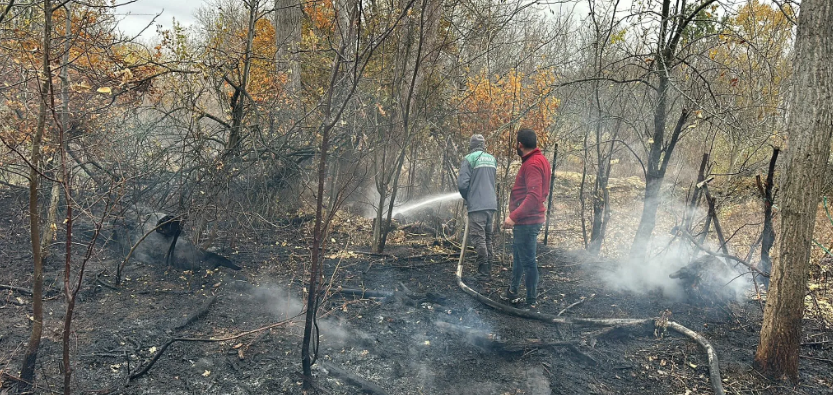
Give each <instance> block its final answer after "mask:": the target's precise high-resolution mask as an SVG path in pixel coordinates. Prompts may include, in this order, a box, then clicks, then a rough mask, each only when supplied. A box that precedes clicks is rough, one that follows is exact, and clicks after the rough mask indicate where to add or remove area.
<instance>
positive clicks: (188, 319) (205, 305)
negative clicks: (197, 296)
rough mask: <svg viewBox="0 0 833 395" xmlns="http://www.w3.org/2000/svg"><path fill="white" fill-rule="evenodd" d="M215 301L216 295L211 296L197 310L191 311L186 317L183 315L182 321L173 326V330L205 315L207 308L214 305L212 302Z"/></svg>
mask: <svg viewBox="0 0 833 395" xmlns="http://www.w3.org/2000/svg"><path fill="white" fill-rule="evenodd" d="M216 301H217V295H214V296H212V297H211V299H209V300H208V301H207V302H205V303H203V305H202V306H200V308H199V309H198V310H197V311H195V312H193V313H191V314H190V315H189V316H188V317H185V319H184V320H183V321H182V322H180V323H179V324H177V325H176V326H175V327H174V330H177V331H178V330H180V329H182V328H185V327H186V326H188V325H191V323H192V322H194V321H196V320H198V319H200V317H202V316H204V315H206V314H207V313H208V309H210V308H211V306H212V305H214V302H216Z"/></svg>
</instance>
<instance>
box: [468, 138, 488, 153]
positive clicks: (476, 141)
mask: <svg viewBox="0 0 833 395" xmlns="http://www.w3.org/2000/svg"><path fill="white" fill-rule="evenodd" d="M478 149H479V150H484V149H486V139H485V138H483V135H482V134H473V135H472V136H471V140H469V151H474V150H478Z"/></svg>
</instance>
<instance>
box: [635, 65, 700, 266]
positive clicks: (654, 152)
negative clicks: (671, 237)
mask: <svg viewBox="0 0 833 395" xmlns="http://www.w3.org/2000/svg"><path fill="white" fill-rule="evenodd" d="M666 79H667V78H666ZM666 89H667V88H666ZM662 95H663V96H664V95H665V93H663V94H662ZM661 102H663V104H661V105H659V106H662V107H664V106H665V104H664V102H665V99H664V98H663V99H661ZM657 112H659V110H657ZM686 119H688V111H687V110H685V109H683V111H682V113H680V118H679V119H678V120H677V126H675V127H674V131H673V132H672V133H671V141H670V142H669V143H668V146H667V147H664V146H663V139H664V137H665V126H664V125H665V114H664V111H663V114H661V115H660V114H655V118H654V127H655V133H654V138H653V143H652V144H651V151H650V154H649V156H648V162H647V163H646V169H645V197H644V202H643V207H642V217H641V218H640V219H639V227H638V228H637V229H636V237H635V238H634V241H633V246H632V247H631V253H630V256H631V258H632V259H644V258H645V255H646V254H647V252H648V246H649V245H648V242H649V241H650V239H651V233H652V232H653V231H654V226H655V225H656V222H657V208H659V203H660V190H661V189H662V181H663V180H664V179H665V172H666V170H667V169H668V162H669V160H670V159H671V154H672V153H673V152H674V148H675V146H676V144H677V141H678V139H679V137H680V133H681V132H682V130H683V125H684V124H685V122H686Z"/></svg>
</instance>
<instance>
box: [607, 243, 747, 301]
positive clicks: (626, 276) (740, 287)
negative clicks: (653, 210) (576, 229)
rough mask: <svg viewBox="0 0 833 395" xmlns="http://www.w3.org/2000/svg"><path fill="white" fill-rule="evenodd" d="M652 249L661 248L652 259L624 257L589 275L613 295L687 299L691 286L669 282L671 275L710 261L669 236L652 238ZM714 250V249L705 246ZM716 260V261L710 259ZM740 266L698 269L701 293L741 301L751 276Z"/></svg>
mask: <svg viewBox="0 0 833 395" xmlns="http://www.w3.org/2000/svg"><path fill="white" fill-rule="evenodd" d="M653 243H654V245H661V246H665V248H663V249H662V250H661V251H658V252H657V253H656V254H655V255H649V256H648V258H647V259H645V260H634V259H629V258H628V257H624V258H622V259H621V260H617V261H613V260H610V261H605V260H602V261H599V262H597V263H596V265H595V267H594V270H593V274H594V275H595V276H597V277H598V278H599V280H600V281H601V284H602V285H604V287H605V288H606V289H609V290H611V291H616V292H631V293H634V294H637V295H645V294H648V293H651V292H660V293H661V294H662V295H663V296H664V297H666V298H671V299H674V300H676V301H685V300H688V299H690V298H691V296H692V289H691V288H690V286H691V284H690V283H689V282H686V281H685V280H684V279H681V278H679V277H677V276H675V277H677V278H672V275H675V274H676V273H678V272H680V271H681V270H685V268H687V267H688V266H689V265H690V264H693V263H694V262H696V261H697V260H698V259H700V260H703V259H707V258H711V256H710V255H708V254H707V253H704V252H701V251H698V250H695V249H692V248H691V246H689V245H687V244H685V243H683V242H680V241H679V240H678V239H677V240H675V239H672V238H671V236H663V237H656V236H655V238H654V240H653ZM709 248H714V249H715V250H716V249H717V246H709ZM714 259H718V258H714ZM743 269H745V268H744V267H743V266H739V265H737V263H736V262H732V261H724V260H720V261H719V263H718V264H714V265H709V266H708V267H698V268H696V270H703V271H704V273H705V274H706V276H704V278H703V279H702V281H705V282H707V284H704V285H708V287H702V290H695V291H703V292H707V291H708V292H715V291H716V292H717V293H719V296H720V298H719V299H729V300H731V299H734V300H736V301H737V300H741V299H742V298H743V297H744V296H745V295H747V293H748V292H749V291H750V290H751V289H752V276H751V274H749V273H747V271H745V270H743Z"/></svg>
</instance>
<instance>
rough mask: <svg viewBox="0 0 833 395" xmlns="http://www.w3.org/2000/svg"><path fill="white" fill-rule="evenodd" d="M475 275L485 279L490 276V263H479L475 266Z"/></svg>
mask: <svg viewBox="0 0 833 395" xmlns="http://www.w3.org/2000/svg"><path fill="white" fill-rule="evenodd" d="M477 276H478V277H480V278H481V279H485V280H488V279H490V278H492V265H490V264H488V263H481V264H480V266H478V267H477Z"/></svg>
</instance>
